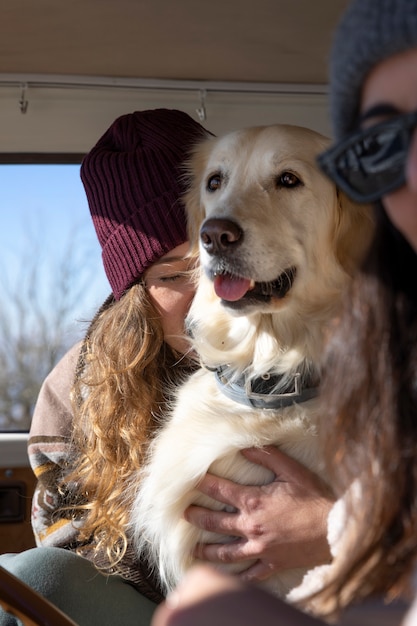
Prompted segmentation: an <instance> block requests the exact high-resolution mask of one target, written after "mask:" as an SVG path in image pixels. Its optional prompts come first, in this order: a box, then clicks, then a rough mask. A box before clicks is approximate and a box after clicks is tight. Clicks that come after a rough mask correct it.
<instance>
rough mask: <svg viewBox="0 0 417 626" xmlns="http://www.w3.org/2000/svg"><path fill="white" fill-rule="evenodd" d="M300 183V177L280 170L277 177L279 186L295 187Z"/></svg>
mask: <svg viewBox="0 0 417 626" xmlns="http://www.w3.org/2000/svg"><path fill="white" fill-rule="evenodd" d="M300 183H301V181H300V179H299V178H298V177H297V176H296V175H295V174H293V173H292V172H282V174H280V175H279V176H278V178H277V185H278V186H279V187H297V185H299V184H300Z"/></svg>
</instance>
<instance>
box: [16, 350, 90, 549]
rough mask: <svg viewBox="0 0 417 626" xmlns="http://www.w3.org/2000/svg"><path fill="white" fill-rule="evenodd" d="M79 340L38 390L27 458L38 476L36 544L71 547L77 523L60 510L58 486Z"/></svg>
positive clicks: (61, 501)
mask: <svg viewBox="0 0 417 626" xmlns="http://www.w3.org/2000/svg"><path fill="white" fill-rule="evenodd" d="M80 347H81V343H78V344H76V345H75V346H73V348H71V350H69V352H67V353H66V354H65V355H64V356H63V358H62V359H61V361H60V362H59V363H58V364H57V365H56V366H55V368H54V369H53V370H52V372H51V373H50V374H49V375H48V376H47V378H46V379H45V381H44V383H43V385H42V387H41V390H40V392H39V396H38V400H37V403H36V407H35V411H34V414H33V419H32V424H31V429H30V433H29V441H28V454H29V461H30V464H31V467H32V470H33V472H34V473H35V476H36V478H37V484H36V487H35V492H34V496H33V501H32V528H33V533H34V536H35V540H36V544H37V545H38V546H60V547H67V548H68V547H70V545H71V543H73V542H74V540H75V535H76V531H77V527H78V524H77V523H75V522H74V521H73V520H72V519H70V514H69V513H66V512H65V511H63V510H61V507H63V506H65V504H66V502H65V495H63V494H62V493H60V490H59V489H58V485H59V482H60V480H61V477H62V475H63V472H64V471H65V467H66V466H67V463H68V462H69V459H70V453H71V449H70V441H71V432H72V422H73V415H72V409H71V401H70V391H71V387H72V384H73V381H74V376H75V369H76V364H77V359H78V355H79V352H80Z"/></svg>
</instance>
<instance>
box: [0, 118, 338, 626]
mask: <svg viewBox="0 0 417 626" xmlns="http://www.w3.org/2000/svg"><path fill="white" fill-rule="evenodd" d="M209 134H210V133H208V131H206V130H205V129H204V128H203V127H202V126H200V125H199V124H198V123H197V122H195V121H194V120H193V119H192V118H191V117H189V116H188V115H187V114H186V113H183V112H181V111H175V110H166V109H156V110H151V111H141V112H135V113H132V114H128V115H124V116H121V117H120V118H118V119H117V120H115V122H114V123H113V124H112V125H111V126H110V128H109V129H108V130H107V132H106V133H105V134H104V135H103V136H102V137H101V138H100V140H99V141H98V142H97V144H96V145H95V146H94V147H93V148H92V150H91V151H90V152H89V153H88V154H87V155H86V157H85V158H84V160H83V163H82V166H81V178H82V181H83V184H84V187H85V191H86V194H87V198H88V203H89V207H90V211H91V216H92V219H93V223H94V226H95V229H96V232H97V236H98V239H99V242H100V244H101V247H102V257H103V264H104V268H105V271H106V274H107V277H108V280H109V283H110V285H111V288H112V294H111V295H110V296H109V298H108V299H107V300H106V302H105V303H104V305H103V306H102V307H101V309H100V310H99V311H98V313H97V314H96V316H95V318H94V319H93V321H92V322H91V324H90V327H89V329H88V331H87V334H86V337H85V339H84V341H83V342H82V343H81V345H80V344H77V345H76V346H74V348H72V350H71V351H70V352H69V353H68V354H67V355H65V356H64V357H63V359H62V360H61V362H60V363H58V365H57V366H56V367H55V369H54V370H53V371H52V372H51V374H50V375H49V376H48V377H47V379H46V380H45V382H44V384H43V387H42V389H41V392H40V395H39V398H38V402H37V405H36V409H35V413H34V417H33V421H32V426H31V431H30V436H29V446H28V451H29V457H30V461H31V465H32V468H33V470H34V472H35V474H36V476H37V478H38V483H37V487H36V491H35V495H34V499H33V507H32V526H33V530H34V534H35V538H36V543H37V545H38V546H39V547H38V548H34V549H32V550H28V551H26V552H24V553H21V554H19V555H2V556H1V557H0V564H1V565H3V566H5V567H6V568H7V569H9V570H10V571H11V572H12V573H14V574H15V575H17V576H18V577H20V578H21V579H23V580H24V581H25V582H27V583H28V584H29V585H30V586H32V587H34V588H35V589H37V590H39V591H40V592H41V593H42V594H43V595H45V596H46V597H47V598H49V599H50V600H51V601H52V602H53V603H54V604H56V605H57V606H58V607H60V608H61V609H62V610H63V611H64V612H66V613H67V614H68V615H70V616H71V617H72V618H73V619H74V620H75V621H76V622H77V623H78V624H79V625H80V626H82V625H84V624H85V625H88V626H91V625H92V624H100V626H105V625H107V624H112V625H114V624H122V625H123V626H129V625H130V624H132V625H133V624H135V625H136V626H141V625H142V624H143V625H145V624H149V622H150V619H151V616H152V614H153V611H154V609H155V607H156V604H157V603H158V602H159V601H161V600H162V596H161V593H160V590H159V586H158V577H157V572H149V571H148V570H147V568H146V564H145V563H138V562H137V560H136V559H135V557H134V555H133V552H132V550H131V547H130V542H129V537H128V536H127V534H126V528H127V525H128V513H129V505H130V503H129V502H128V500H127V496H126V493H127V492H128V490H126V485H127V483H128V481H129V479H130V477H131V476H132V474H133V473H135V474H136V473H137V469H138V468H140V466H141V464H142V462H143V459H144V455H145V453H146V449H147V445H148V442H149V440H150V438H151V437H152V434H153V432H154V431H155V428H156V427H157V424H158V420H159V419H160V417H161V416H162V415H163V414H164V412H165V410H166V408H167V406H168V403H169V401H170V399H171V392H172V389H173V386H175V385H178V384H179V383H180V382H181V381H182V380H183V379H184V377H186V376H187V375H189V373H190V372H191V371H192V370H193V369H194V367H195V364H194V362H193V361H192V359H191V358H189V357H188V356H187V349H188V344H187V340H186V339H185V338H184V335H183V324H184V317H185V315H186V313H187V310H188V307H189V304H190V302H191V299H192V297H193V293H194V292H193V286H192V282H191V281H190V274H191V272H192V269H193V267H194V265H195V259H193V258H190V257H189V256H188V255H189V250H188V248H189V246H188V241H187V232H186V218H185V213H184V206H183V204H182V201H181V196H182V194H183V192H184V190H185V186H186V179H185V178H184V169H183V165H184V161H185V160H186V158H187V155H188V154H189V152H190V150H191V148H192V146H193V145H194V144H195V143H196V142H198V141H200V140H201V139H203V138H205V137H207V136H209ZM70 396H71V398H72V401H71V400H70ZM248 454H251V457H250V458H251V460H252V461H253V462H257V463H262V464H264V465H265V466H267V467H269V468H270V469H271V470H272V471H273V472H274V473H275V474H276V475H277V479H276V481H274V482H273V483H271V485H270V486H269V489H268V490H267V489H265V490H262V492H261V491H260V490H259V488H257V487H245V486H242V485H234V484H233V483H230V481H224V480H223V479H219V478H216V477H213V476H207V477H206V479H204V481H203V484H202V489H209V490H211V493H213V491H212V490H213V489H215V492H216V494H218V497H219V499H222V497H226V498H227V500H225V501H228V502H233V503H235V504H236V506H235V508H236V513H235V514H234V515H231V514H230V513H220V512H216V513H215V514H214V518H213V512H209V511H205V510H204V509H200V508H199V507H191V508H190V510H188V511H187V519H188V520H189V521H190V522H191V523H194V524H196V525H199V526H201V527H203V528H204V527H205V528H207V527H210V528H211V529H212V530H216V529H218V530H219V531H222V532H224V530H225V528H226V526H225V524H227V529H228V532H229V533H230V534H231V535H234V536H239V537H240V540H238V541H235V542H233V544H229V545H228V546H224V545H212V546H202V547H201V550H202V551H203V553H204V558H207V559H209V560H212V561H214V562H216V561H221V560H222V558H226V559H232V560H233V559H237V558H246V554H247V553H246V554H245V552H244V551H243V552H242V547H243V550H252V552H251V555H254V556H255V559H258V562H257V564H256V565H255V566H253V570H252V571H251V572H250V571H249V572H247V573H245V574H244V575H246V576H248V577H253V578H257V577H262V576H264V577H265V576H267V575H268V574H269V573H270V572H272V571H273V568H275V567H279V566H280V565H281V567H282V566H284V567H285V566H289V565H290V566H294V565H299V564H301V565H307V566H308V565H314V564H315V563H318V562H323V560H326V559H327V558H328V547H327V543H326V538H325V532H326V530H325V517H326V516H325V513H326V512H327V510H328V508H329V507H330V503H329V502H327V500H326V499H325V497H322V496H321V493H320V491H319V487H318V486H317V488H316V486H314V485H313V484H312V482H311V478H310V476H309V473H308V472H307V470H305V468H303V467H298V465H297V464H295V462H294V461H292V460H291V459H287V458H286V457H285V456H284V455H282V454H280V453H279V452H278V451H277V452H276V456H275V454H273V453H268V452H266V451H260V450H258V451H249V452H248ZM284 477H285V479H284ZM254 491H255V493H254ZM252 496H253V497H252ZM255 500H256V501H257V502H259V503H262V506H258V507H257V508H256V510H254V511H253V512H251V511H250V509H249V510H248V509H247V508H245V507H246V502H247V503H250V502H253V501H255ZM318 502H320V505H318ZM284 509H285V510H284ZM277 511H280V513H281V515H279V516H278V515H276V512H277ZM300 511H301V512H302V514H301V515H300ZM251 513H253V514H255V515H257V518H256V519H254V518H253V517H252V516H251ZM320 521H321V523H320ZM255 527H262V528H263V529H265V537H266V539H265V541H263V537H261V536H260V535H259V533H258V532H257V531H255V532H252V531H251V530H248V529H253V528H255ZM250 532H252V535H250ZM306 546H308V549H305V548H306ZM62 548H64V549H62ZM225 550H227V551H228V552H226V551H225ZM84 557H85V558H84ZM300 559H301V563H300ZM287 563H289V565H288V564H287ZM126 583H128V584H126ZM138 592H139V593H138ZM3 620H9V621H3ZM10 620H11V621H10ZM15 623H16V622H15V621H14V618H11V617H10V616H7V617H6V615H5V614H4V613H2V610H1V609H0V624H1V625H2V626H3V625H4V624H7V625H8V626H9V625H11V624H15Z"/></svg>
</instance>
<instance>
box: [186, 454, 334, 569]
mask: <svg viewBox="0 0 417 626" xmlns="http://www.w3.org/2000/svg"><path fill="white" fill-rule="evenodd" d="M242 454H243V455H244V456H245V457H246V458H247V459H248V460H250V461H251V462H253V463H257V464H260V465H263V466H264V467H266V468H268V469H270V470H271V471H272V472H274V474H275V479H274V480H273V482H271V483H269V484H268V485H264V486H259V487H258V486H246V485H240V484H237V483H234V482H231V481H230V480H227V479H224V478H220V477H217V476H214V475H212V474H207V475H206V476H205V478H204V479H203V480H202V482H201V483H200V485H199V490H200V491H201V492H202V493H204V494H206V495H209V496H211V497H212V498H214V499H215V500H218V501H220V502H222V503H224V504H227V505H230V506H232V507H234V508H235V509H236V511H235V512H233V513H227V512H224V511H212V510H209V509H205V508H203V507H199V506H191V507H189V508H188V509H187V510H186V512H185V518H186V519H187V521H188V522H190V523H191V524H193V525H195V526H197V527H198V528H202V529H205V530H210V531H214V532H221V533H226V534H229V535H233V536H236V537H237V539H236V541H234V542H232V543H227V544H200V545H199V546H197V554H196V556H197V557H199V558H203V559H204V560H208V561H211V562H212V563H230V562H237V561H243V560H245V559H247V558H256V559H257V561H256V563H255V564H254V565H252V566H251V567H250V568H249V569H247V570H245V571H244V572H242V573H241V574H240V575H239V576H240V577H241V578H242V579H244V580H246V581H250V580H265V579H267V578H268V577H269V576H271V575H272V574H273V573H275V572H278V571H280V570H284V569H287V568H293V567H312V566H314V565H317V564H320V563H327V562H328V561H329V559H330V550H329V546H328V543H327V538H326V534H327V515H328V512H329V510H330V508H331V506H332V504H333V499H332V497H331V495H330V494H329V492H328V489H327V488H326V487H325V486H324V485H323V484H322V483H321V481H320V480H319V479H318V477H317V476H315V475H314V474H313V473H312V472H310V471H309V470H308V469H307V468H305V467H304V466H302V465H301V464H299V463H298V462H297V461H295V460H294V459H292V458H290V457H288V456H287V455H286V454H284V453H283V452H282V451H280V450H279V449H278V448H276V447H274V446H268V447H265V448H262V449H255V448H251V449H248V450H244V451H242Z"/></svg>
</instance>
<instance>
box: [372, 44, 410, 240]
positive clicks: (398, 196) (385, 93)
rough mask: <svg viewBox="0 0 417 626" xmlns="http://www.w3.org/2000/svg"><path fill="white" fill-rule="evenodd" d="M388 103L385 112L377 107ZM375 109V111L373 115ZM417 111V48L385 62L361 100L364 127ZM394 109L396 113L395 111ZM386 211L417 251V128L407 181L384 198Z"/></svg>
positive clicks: (407, 169)
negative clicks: (364, 119)
mask: <svg viewBox="0 0 417 626" xmlns="http://www.w3.org/2000/svg"><path fill="white" fill-rule="evenodd" d="M380 105H388V106H389V108H388V107H387V106H384V109H385V112H384V114H383V115H381V113H380V112H379V113H378V112H377V111H376V107H380ZM373 110H375V114H373ZM416 110H417V48H414V49H412V50H408V51H407V52H402V53H400V54H397V55H395V56H393V57H390V58H389V59H387V60H386V61H382V62H381V63H379V64H378V65H377V66H375V68H374V69H373V70H372V71H371V72H370V74H369V75H368V77H367V79H366V81H365V82H364V86H363V90H362V100H361V113H362V116H363V115H366V118H367V119H366V122H364V123H363V124H362V126H363V127H368V126H371V125H373V124H376V123H377V122H382V121H384V120H386V119H389V118H390V117H394V116H396V115H398V114H401V113H410V112H413V111H416ZM391 111H392V112H391ZM383 203H384V207H385V210H386V212H387V214H388V216H389V218H390V220H391V221H392V223H393V224H394V225H395V226H396V227H397V228H398V230H399V231H400V232H401V233H402V234H403V235H404V237H406V239H408V241H409V243H410V244H411V245H412V247H413V248H414V250H415V251H416V252H417V129H416V128H415V129H414V131H413V135H412V140H411V146H410V150H409V153H408V159H407V163H406V184H405V185H404V186H403V187H401V189H398V190H396V191H394V192H392V193H389V194H387V195H385V196H384V197H383Z"/></svg>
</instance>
